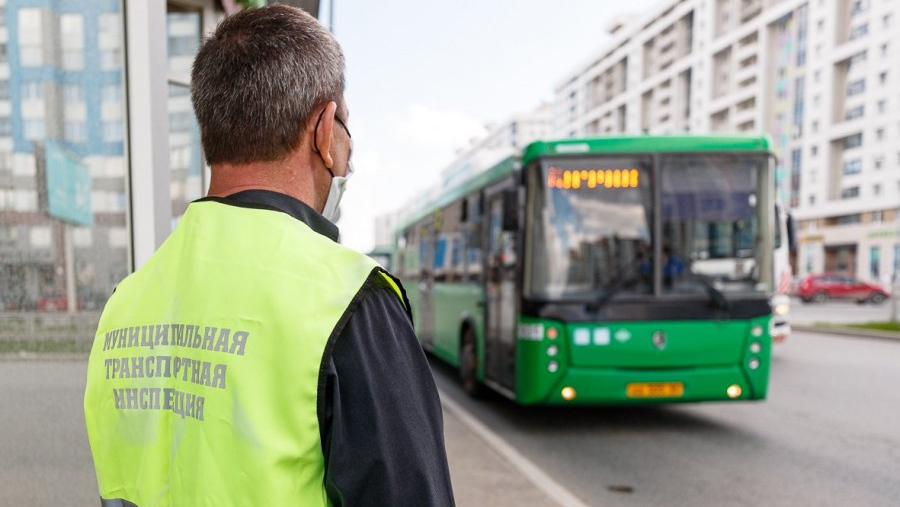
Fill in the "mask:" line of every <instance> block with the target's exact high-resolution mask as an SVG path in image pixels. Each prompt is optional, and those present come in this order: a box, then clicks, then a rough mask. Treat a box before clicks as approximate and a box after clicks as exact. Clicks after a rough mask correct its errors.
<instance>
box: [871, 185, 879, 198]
mask: <svg viewBox="0 0 900 507" xmlns="http://www.w3.org/2000/svg"><path fill="white" fill-rule="evenodd" d="M872 194H874V195H876V196H878V195H881V183H876V184H874V185H872Z"/></svg>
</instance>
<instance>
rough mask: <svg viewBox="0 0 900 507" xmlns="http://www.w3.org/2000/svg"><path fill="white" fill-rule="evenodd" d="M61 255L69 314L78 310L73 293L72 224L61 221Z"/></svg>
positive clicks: (73, 256)
mask: <svg viewBox="0 0 900 507" xmlns="http://www.w3.org/2000/svg"><path fill="white" fill-rule="evenodd" d="M63 255H64V256H65V263H66V305H67V308H68V310H69V314H70V315H71V314H74V313H75V312H77V311H78V297H77V294H76V293H75V249H74V248H73V245H72V226H71V225H70V224H69V223H68V222H66V223H63Z"/></svg>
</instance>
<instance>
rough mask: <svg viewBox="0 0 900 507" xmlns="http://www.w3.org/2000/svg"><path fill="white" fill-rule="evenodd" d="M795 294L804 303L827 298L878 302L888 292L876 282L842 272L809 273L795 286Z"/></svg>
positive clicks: (880, 301) (818, 301) (817, 301)
mask: <svg viewBox="0 0 900 507" xmlns="http://www.w3.org/2000/svg"><path fill="white" fill-rule="evenodd" d="M796 295H797V296H798V297H800V299H801V300H802V301H803V302H804V303H810V302H814V303H821V302H822V301H826V300H828V299H852V300H854V301H856V302H857V303H867V302H868V303H873V304H880V303H882V302H883V301H884V300H886V299H887V298H888V296H889V295H890V292H889V291H888V289H887V288H885V287H883V286H881V285H880V284H877V283H872V282H866V281H864V280H860V279H859V278H856V277H854V276H850V275H846V274H842V273H821V274H815V275H809V276H807V277H806V278H804V279H803V281H802V282H800V285H799V286H797V289H796Z"/></svg>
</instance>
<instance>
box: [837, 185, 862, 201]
mask: <svg viewBox="0 0 900 507" xmlns="http://www.w3.org/2000/svg"><path fill="white" fill-rule="evenodd" d="M857 197H859V187H849V188H845V189H843V190H841V199H855V198H857Z"/></svg>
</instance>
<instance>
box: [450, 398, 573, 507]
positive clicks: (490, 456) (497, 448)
mask: <svg viewBox="0 0 900 507" xmlns="http://www.w3.org/2000/svg"><path fill="white" fill-rule="evenodd" d="M441 397H442V400H441V403H442V405H443V407H444V439H445V444H446V447H447V459H448V461H449V463H450V478H451V480H452V482H453V493H454V496H455V497H456V505H457V506H458V507H481V506H487V505H489V506H491V507H507V506H508V507H552V506H556V505H560V506H571V507H584V506H585V504H584V503H583V502H581V501H580V500H578V499H577V498H574V497H573V496H572V495H571V493H569V492H568V491H566V490H564V489H563V488H562V487H561V486H559V485H558V484H556V482H555V481H553V480H552V479H550V478H549V477H547V476H546V475H544V474H543V472H542V471H540V470H539V469H537V468H536V467H535V466H534V465H533V464H531V463H530V462H529V461H528V460H527V459H525V458H524V457H522V456H520V455H518V454H517V452H516V451H515V450H513V449H512V448H511V447H509V446H508V444H506V443H505V442H503V441H502V440H500V439H499V437H497V436H496V435H494V434H493V433H491V432H490V430H489V429H487V428H485V427H484V426H482V425H481V424H480V423H479V422H477V421H475V420H474V418H472V416H470V415H468V414H467V413H466V412H465V411H464V410H463V409H462V408H460V407H459V406H458V405H456V403H454V402H453V401H452V400H449V399H448V398H447V397H446V396H445V395H444V394H443V393H441Z"/></svg>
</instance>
